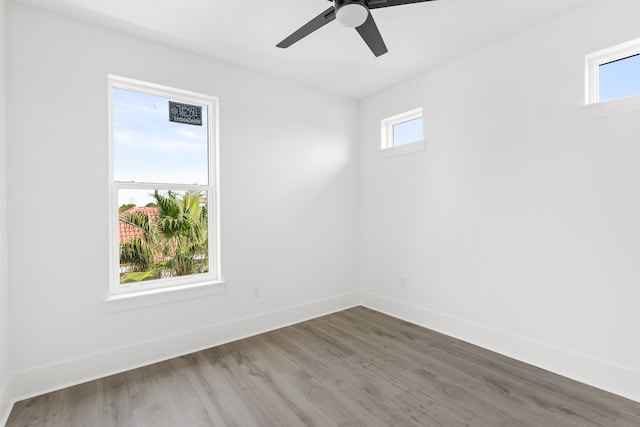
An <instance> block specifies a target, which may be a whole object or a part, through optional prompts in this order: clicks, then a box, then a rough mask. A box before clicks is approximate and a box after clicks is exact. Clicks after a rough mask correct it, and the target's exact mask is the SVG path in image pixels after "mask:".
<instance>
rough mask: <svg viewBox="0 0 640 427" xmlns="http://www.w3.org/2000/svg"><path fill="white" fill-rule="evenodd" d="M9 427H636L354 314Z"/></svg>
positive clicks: (502, 368) (546, 386)
mask: <svg viewBox="0 0 640 427" xmlns="http://www.w3.org/2000/svg"><path fill="white" fill-rule="evenodd" d="M17 426H23V427H27V426H33V427H38V426H47V427H50V426H60V427H69V426H100V427H103V426H105V427H107V426H108V427H111V426H113V427H129V426H130V427H144V426H154V427H162V426H167V427H173V426H180V427H182V426H219V427H226V426H229V427H231V426H238V427H252V426H256V427H264V426H312V427H359V426H363V427H377V426H380V427H388V426H399V427H404V426H406V427H411V426H429V427H438V426H441V427H463V426H464V427H542V426H544V427H547V426H554V427H555V426H558V427H560V426H562V427H632V426H633V427H638V426H640V403H636V402H633V401H630V400H628V399H624V398H622V397H619V396H615V395H612V394H610V393H606V392H604V391H602V390H598V389H595V388H593V387H590V386H587V385H584V384H580V383H577V382H575V381H572V380H570V379H568V378H564V377H561V376H558V375H555V374H553V373H551V372H548V371H545V370H542V369H538V368H535V367H533V366H530V365H527V364H525V363H521V362H518V361H516V360H513V359H510V358H508V357H505V356H502V355H499V354H496V353H493V352H490V351H487V350H484V349H482V348H479V347H477V346H474V345H471V344H468V343H465V342H462V341H459V340H456V339H454V338H451V337H448V336H446V335H442V334H439V333H437V332H434V331H431V330H429V329H425V328H422V327H419V326H417V325H414V324H411V323H408V322H405V321H402V320H399V319H395V318H392V317H390V316H386V315H384V314H381V313H378V312H375V311H373V310H370V309H367V308H364V307H355V308H352V309H349V310H345V311H342V312H339V313H334V314H331V315H328V316H324V317H321V318H318V319H313V320H309V321H307V322H303V323H300V324H297V325H293V326H289V327H286V328H282V329H278V330H275V331H271V332H267V333H265V334H261V335H258V336H255V337H250V338H247V339H244V340H240V341H236V342H233V343H229V344H225V345H222V346H218V347H214V348H211V349H208V350H204V351H201V352H198V353H193V354H189V355H186V356H182V357H179V358H176V359H172V360H168V361H165V362H161V363H157V364H154V365H150V366H147V367H144V368H140V369H135V370H132V371H128V372H123V373H121V374H117V375H113V376H110V377H106V378H103V379H100V380H96V381H91V382H88V383H85V384H80V385H78V386H75V387H69V388H66V389H63V390H59V391H56V392H53V393H48V394H45V395H42V396H38V397H34V398H32V399H27V400H24V401H21V402H18V403H16V405H15V406H14V408H13V410H12V412H11V415H10V417H9V420H8V422H7V427H17Z"/></svg>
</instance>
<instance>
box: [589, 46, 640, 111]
mask: <svg viewBox="0 0 640 427" xmlns="http://www.w3.org/2000/svg"><path fill="white" fill-rule="evenodd" d="M586 67H587V95H586V103H587V104H594V103H598V102H606V101H611V100H614V99H620V98H626V97H629V96H634V95H640V39H637V40H632V41H630V42H627V43H623V44H619V45H616V46H612V47H610V48H607V49H603V50H600V51H598V52H594V53H591V54H589V55H587V57H586Z"/></svg>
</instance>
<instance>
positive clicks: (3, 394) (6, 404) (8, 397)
mask: <svg viewBox="0 0 640 427" xmlns="http://www.w3.org/2000/svg"><path fill="white" fill-rule="evenodd" d="M14 402H15V401H14V400H13V389H12V380H11V378H9V379H8V380H7V381H5V383H4V384H0V426H4V425H6V424H7V420H8V419H9V414H10V413H11V409H12V408H13V404H14Z"/></svg>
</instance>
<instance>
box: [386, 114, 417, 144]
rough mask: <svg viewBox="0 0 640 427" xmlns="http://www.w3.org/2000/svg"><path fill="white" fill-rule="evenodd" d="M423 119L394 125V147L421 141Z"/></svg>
mask: <svg viewBox="0 0 640 427" xmlns="http://www.w3.org/2000/svg"><path fill="white" fill-rule="evenodd" d="M422 139H423V138H422V117H418V118H417V119H413V120H409V121H406V122H402V123H398V124H396V125H393V145H394V146H398V145H402V144H408V143H411V142H416V141H421V140H422Z"/></svg>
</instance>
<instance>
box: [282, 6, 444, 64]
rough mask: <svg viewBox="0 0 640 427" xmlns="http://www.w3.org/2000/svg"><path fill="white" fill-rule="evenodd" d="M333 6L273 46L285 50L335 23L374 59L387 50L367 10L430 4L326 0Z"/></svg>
mask: <svg viewBox="0 0 640 427" xmlns="http://www.w3.org/2000/svg"><path fill="white" fill-rule="evenodd" d="M329 1H330V2H332V3H333V6H331V7H330V8H329V9H327V10H325V11H324V12H322V13H321V14H320V15H318V16H316V17H315V18H313V19H312V20H311V21H309V22H307V23H306V24H304V25H303V26H302V27H300V28H299V29H298V30H296V31H295V32H294V33H293V34H291V35H290V36H289V37H287V38H286V39H284V40H282V41H281V42H280V43H278V44H277V45H276V46H277V47H281V48H287V47H289V46H291V45H292V44H294V43H296V42H297V41H299V40H301V39H302V38H304V37H306V36H308V35H309V34H311V33H313V32H314V31H316V30H318V29H320V28H321V27H323V26H325V25H326V24H328V23H329V22H331V21H333V20H334V19H337V20H338V22H340V23H341V24H342V25H344V26H345V27H349V28H355V29H356V31H358V33H359V34H360V37H362V39H363V40H364V41H365V43H366V44H367V46H369V49H371V51H372V52H373V54H374V55H375V56H380V55H383V54H385V53H387V46H386V45H385V44H384V40H382V36H381V35H380V31H379V30H378V27H377V26H376V23H375V21H374V20H373V17H372V16H371V12H369V11H370V10H371V9H379V8H381V7H390V6H400V5H402V4H409V3H422V2H425V1H433V0H329Z"/></svg>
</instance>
